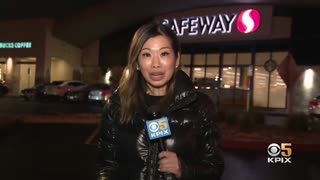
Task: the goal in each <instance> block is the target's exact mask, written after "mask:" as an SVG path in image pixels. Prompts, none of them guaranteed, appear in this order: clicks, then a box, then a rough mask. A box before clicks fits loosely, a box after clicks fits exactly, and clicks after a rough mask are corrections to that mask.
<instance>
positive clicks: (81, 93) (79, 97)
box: [66, 83, 110, 102]
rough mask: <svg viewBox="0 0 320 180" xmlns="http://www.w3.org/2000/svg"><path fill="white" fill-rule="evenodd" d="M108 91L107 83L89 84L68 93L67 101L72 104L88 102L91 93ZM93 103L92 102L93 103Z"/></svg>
mask: <svg viewBox="0 0 320 180" xmlns="http://www.w3.org/2000/svg"><path fill="white" fill-rule="evenodd" d="M99 90H106V91H109V90H110V87H109V85H107V84H105V83H94V84H89V85H88V86H87V87H85V88H83V89H78V90H72V91H69V92H67V94H66V100H67V101H70V102H87V101H88V96H89V93H90V92H91V91H99ZM91 102H92V101H91Z"/></svg>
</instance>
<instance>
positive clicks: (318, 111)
mask: <svg viewBox="0 0 320 180" xmlns="http://www.w3.org/2000/svg"><path fill="white" fill-rule="evenodd" d="M308 110H309V114H310V115H315V116H319V117H320V96H316V97H314V98H313V99H312V100H311V101H309V104H308Z"/></svg>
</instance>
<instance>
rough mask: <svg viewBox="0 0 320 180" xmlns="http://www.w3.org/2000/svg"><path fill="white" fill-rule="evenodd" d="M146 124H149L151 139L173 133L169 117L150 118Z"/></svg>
mask: <svg viewBox="0 0 320 180" xmlns="http://www.w3.org/2000/svg"><path fill="white" fill-rule="evenodd" d="M146 125H147V130H148V135H149V139H150V140H153V139H157V138H161V137H165V136H170V135H171V131H170V127H169V121H168V118H167V117H162V118H159V119H154V120H148V121H147V122H146Z"/></svg>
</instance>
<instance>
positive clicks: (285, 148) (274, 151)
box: [267, 143, 292, 157]
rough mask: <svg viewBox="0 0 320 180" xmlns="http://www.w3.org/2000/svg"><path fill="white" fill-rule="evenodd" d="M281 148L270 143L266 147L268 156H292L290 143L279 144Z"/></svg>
mask: <svg viewBox="0 0 320 180" xmlns="http://www.w3.org/2000/svg"><path fill="white" fill-rule="evenodd" d="M280 145H281V146H279V144H277V143H271V144H270V145H269V146H268V149H267V151H268V154H269V155H270V156H272V157H275V156H279V154H280V153H281V156H282V157H289V156H291V155H292V148H291V146H292V143H281V144H280Z"/></svg>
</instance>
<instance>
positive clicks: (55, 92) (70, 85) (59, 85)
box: [44, 80, 88, 98]
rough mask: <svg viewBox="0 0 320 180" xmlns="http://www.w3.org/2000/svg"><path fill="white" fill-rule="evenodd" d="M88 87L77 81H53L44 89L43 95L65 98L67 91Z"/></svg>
mask: <svg viewBox="0 0 320 180" xmlns="http://www.w3.org/2000/svg"><path fill="white" fill-rule="evenodd" d="M86 86H88V84H87V83H84V82H82V81H79V80H66V81H53V82H52V83H50V84H48V85H46V86H45V88H44V95H46V96H53V97H60V98H61V97H63V98H65V97H66V95H67V92H68V91H75V90H79V89H82V88H85V87H86Z"/></svg>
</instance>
